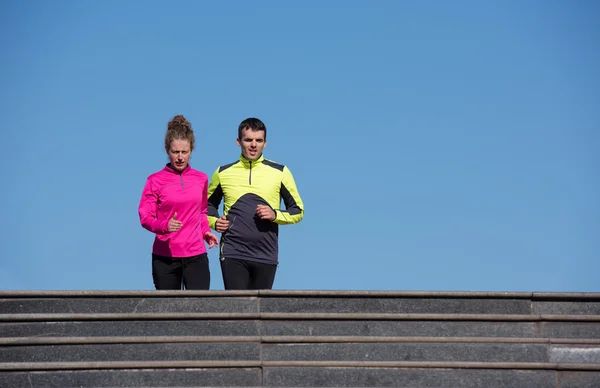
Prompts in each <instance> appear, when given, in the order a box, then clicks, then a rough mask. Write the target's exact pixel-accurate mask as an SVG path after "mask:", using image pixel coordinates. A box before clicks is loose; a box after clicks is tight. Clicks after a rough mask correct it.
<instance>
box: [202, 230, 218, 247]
mask: <svg viewBox="0 0 600 388" xmlns="http://www.w3.org/2000/svg"><path fill="white" fill-rule="evenodd" d="M204 241H206V242H207V243H208V248H209V249H210V248H212V247H216V246H217V245H219V239H218V238H217V236H215V235H214V234H213V233H212V232H206V233H204Z"/></svg>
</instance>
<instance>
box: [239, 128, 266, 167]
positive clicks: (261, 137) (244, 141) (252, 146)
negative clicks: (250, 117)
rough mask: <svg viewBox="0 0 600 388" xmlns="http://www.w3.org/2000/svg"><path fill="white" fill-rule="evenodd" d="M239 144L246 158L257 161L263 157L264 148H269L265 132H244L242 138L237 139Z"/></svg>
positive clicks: (250, 130)
mask: <svg viewBox="0 0 600 388" xmlns="http://www.w3.org/2000/svg"><path fill="white" fill-rule="evenodd" d="M237 144H238V145H239V146H240V148H241V149H242V155H243V156H244V158H246V159H248V160H251V161H255V160H257V159H258V158H260V156H261V155H262V152H263V148H265V147H266V146H267V142H266V140H265V131H253V130H252V129H249V128H247V129H244V130H242V138H241V139H237Z"/></svg>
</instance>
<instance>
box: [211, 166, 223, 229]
mask: <svg viewBox="0 0 600 388" xmlns="http://www.w3.org/2000/svg"><path fill="white" fill-rule="evenodd" d="M222 199H223V189H222V188H221V181H220V178H219V169H217V170H216V171H215V172H214V174H213V176H212V178H211V179H210V185H209V186H208V225H209V226H210V228H211V229H213V230H217V229H216V226H215V223H216V222H217V219H218V218H219V204H220V203H221V200H222Z"/></svg>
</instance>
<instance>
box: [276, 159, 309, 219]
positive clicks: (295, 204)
mask: <svg viewBox="0 0 600 388" xmlns="http://www.w3.org/2000/svg"><path fill="white" fill-rule="evenodd" d="M279 193H280V195H281V198H282V199H283V203H284V204H285V210H281V209H275V220H274V221H273V222H275V223H277V224H279V225H287V224H297V223H298V222H300V221H301V220H302V218H303V217H304V204H303V203H302V198H300V194H299V193H298V188H297V187H296V182H295V181H294V177H293V176H292V173H291V171H290V170H289V169H288V168H287V167H284V168H283V177H282V179H281V188H280V189H279Z"/></svg>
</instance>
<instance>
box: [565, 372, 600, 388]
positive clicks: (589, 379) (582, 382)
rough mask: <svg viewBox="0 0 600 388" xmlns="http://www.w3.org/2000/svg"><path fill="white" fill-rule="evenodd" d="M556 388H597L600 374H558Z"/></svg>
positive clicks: (599, 383)
mask: <svg viewBox="0 0 600 388" xmlns="http://www.w3.org/2000/svg"><path fill="white" fill-rule="evenodd" d="M559 381H560V385H558V388H598V387H600V372H583V371H582V372H571V371H568V372H567V371H565V372H559Z"/></svg>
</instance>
